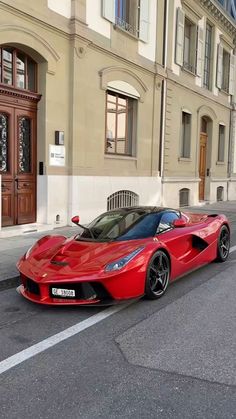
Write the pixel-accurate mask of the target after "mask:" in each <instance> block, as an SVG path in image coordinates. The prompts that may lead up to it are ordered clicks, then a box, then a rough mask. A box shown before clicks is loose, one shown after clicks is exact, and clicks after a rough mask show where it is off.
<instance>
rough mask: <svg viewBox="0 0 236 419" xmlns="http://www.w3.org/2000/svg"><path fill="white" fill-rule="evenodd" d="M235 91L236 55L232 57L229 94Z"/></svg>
mask: <svg viewBox="0 0 236 419" xmlns="http://www.w3.org/2000/svg"><path fill="white" fill-rule="evenodd" d="M234 93H235V55H231V57H230V73H229V94H230V95H232V96H233V95H234Z"/></svg>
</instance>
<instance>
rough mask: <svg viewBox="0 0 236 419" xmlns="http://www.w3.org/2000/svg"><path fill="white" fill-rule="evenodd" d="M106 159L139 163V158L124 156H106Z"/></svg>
mask: <svg viewBox="0 0 236 419" xmlns="http://www.w3.org/2000/svg"><path fill="white" fill-rule="evenodd" d="M104 157H105V159H111V160H114V159H115V160H133V161H137V160H138V159H137V157H134V156H125V155H122V154H108V153H107V154H105V156H104Z"/></svg>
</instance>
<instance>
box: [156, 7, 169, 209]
mask: <svg viewBox="0 0 236 419" xmlns="http://www.w3.org/2000/svg"><path fill="white" fill-rule="evenodd" d="M168 14H169V0H165V2H164V31H163V32H164V38H163V53H162V66H163V68H164V69H165V70H166V69H167V43H168ZM166 89H167V80H166V78H164V79H163V80H162V86H161V119H160V146H159V165H158V170H159V173H160V177H161V199H162V205H163V182H162V180H163V173H164V149H165V125H166V123H165V122H166Z"/></svg>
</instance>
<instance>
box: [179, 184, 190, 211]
mask: <svg viewBox="0 0 236 419" xmlns="http://www.w3.org/2000/svg"><path fill="white" fill-rule="evenodd" d="M188 205H189V189H187V188H183V189H180V191H179V206H180V207H187V206H188Z"/></svg>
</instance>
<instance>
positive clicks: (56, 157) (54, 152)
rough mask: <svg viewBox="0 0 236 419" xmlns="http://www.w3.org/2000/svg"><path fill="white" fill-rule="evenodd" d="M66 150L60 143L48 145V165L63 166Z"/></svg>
mask: <svg viewBox="0 0 236 419" xmlns="http://www.w3.org/2000/svg"><path fill="white" fill-rule="evenodd" d="M65 157H66V150H65V146H62V145H53V144H50V145H49V165H50V166H65V164H66V163H65Z"/></svg>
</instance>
